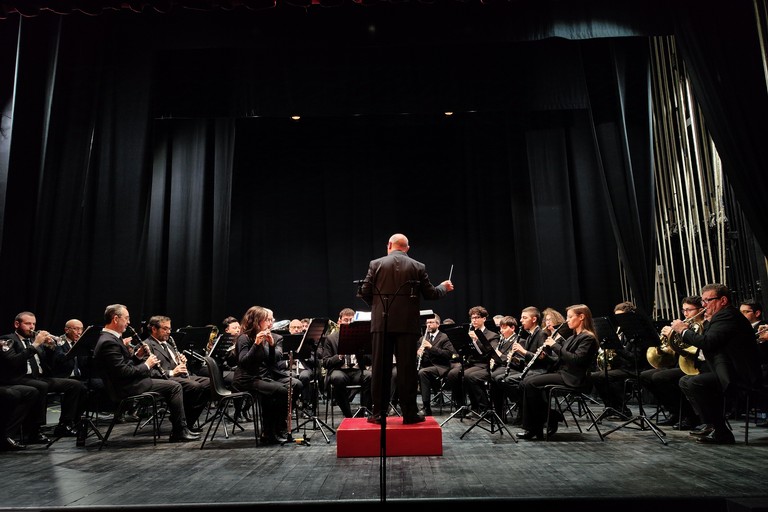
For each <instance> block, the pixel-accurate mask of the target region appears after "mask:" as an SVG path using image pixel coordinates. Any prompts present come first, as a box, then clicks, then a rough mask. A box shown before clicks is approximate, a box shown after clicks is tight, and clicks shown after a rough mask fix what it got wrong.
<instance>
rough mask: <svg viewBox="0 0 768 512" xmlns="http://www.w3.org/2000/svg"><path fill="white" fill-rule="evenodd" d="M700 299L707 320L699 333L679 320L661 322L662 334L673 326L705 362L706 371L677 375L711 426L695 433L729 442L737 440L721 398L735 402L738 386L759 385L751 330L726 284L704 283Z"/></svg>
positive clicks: (717, 441) (708, 439)
mask: <svg viewBox="0 0 768 512" xmlns="http://www.w3.org/2000/svg"><path fill="white" fill-rule="evenodd" d="M701 304H702V306H704V308H705V309H706V313H705V315H706V318H707V319H708V320H709V322H707V324H706V325H705V326H704V330H703V331H702V332H701V334H697V333H695V332H694V331H693V330H692V329H690V328H689V326H688V324H687V323H685V322H683V321H681V320H675V321H673V322H672V325H671V326H666V327H664V328H663V329H662V334H663V335H665V336H669V335H671V333H672V331H673V330H674V331H675V332H677V333H678V334H680V336H681V338H682V341H683V342H684V343H687V344H689V345H693V346H694V347H698V348H700V349H701V350H702V352H703V353H704V358H705V359H706V361H707V365H706V368H707V371H704V370H702V371H701V372H700V373H699V374H698V375H685V376H683V377H682V378H681V379H680V389H682V391H683V393H684V394H685V396H686V397H688V400H690V401H691V403H692V404H694V406H695V409H696V410H698V411H699V414H700V416H701V419H702V421H704V422H705V423H707V424H710V425H712V426H713V430H712V432H711V433H710V434H709V435H707V436H699V438H698V441H699V442H700V443H709V444H733V443H734V442H735V440H734V437H733V433H732V432H731V431H730V429H729V428H728V422H727V421H726V417H725V411H726V409H727V408H726V407H724V403H723V402H724V400H728V401H735V399H736V398H737V397H738V391H739V387H740V386H747V387H758V386H760V385H761V381H762V377H761V374H760V365H759V361H758V355H757V344H756V343H755V333H754V331H753V330H752V326H751V325H750V323H749V321H748V320H747V319H746V318H745V317H744V315H742V314H740V313H739V311H738V310H737V309H736V308H735V307H733V306H732V305H731V292H730V290H729V289H728V288H727V287H726V286H725V285H723V284H719V283H715V284H708V285H706V286H704V287H703V288H702V289H701Z"/></svg>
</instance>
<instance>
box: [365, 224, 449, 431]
mask: <svg viewBox="0 0 768 512" xmlns="http://www.w3.org/2000/svg"><path fill="white" fill-rule="evenodd" d="M409 248H410V246H409V244H408V238H406V236H405V235H403V234H400V233H397V234H394V235H392V236H391V237H389V241H388V242H387V255H386V256H384V257H382V258H378V259H375V260H372V261H371V262H370V263H369V264H368V273H367V274H366V276H365V280H364V281H363V283H362V285H361V286H360V289H359V290H358V296H359V297H361V298H362V299H363V300H364V301H365V303H366V304H368V305H369V306H370V307H371V334H372V335H373V366H372V377H371V382H372V386H371V390H372V393H373V416H372V417H371V418H369V419H370V420H371V421H373V422H376V421H381V418H382V415H386V413H387V410H388V408H389V402H388V397H389V396H390V389H389V388H390V378H391V375H392V355H393V354H394V355H395V357H396V358H397V366H398V371H397V390H398V394H399V395H400V407H401V409H402V412H403V424H406V425H407V424H411V423H419V422H422V421H424V416H422V415H420V414H419V412H418V411H419V409H418V405H417V404H416V378H417V374H416V351H415V350H414V347H417V346H418V339H419V335H420V334H421V329H420V326H419V314H420V297H423V298H425V299H439V298H441V297H444V296H445V294H447V293H448V292H450V291H451V290H453V283H451V282H450V281H443V282H442V283H440V284H439V285H438V286H434V285H433V284H432V283H431V282H430V280H429V276H428V275H427V270H426V266H425V265H424V264H423V263H421V262H419V261H416V260H414V259H412V258H410V257H409V256H408V249H409ZM382 402H383V403H382Z"/></svg>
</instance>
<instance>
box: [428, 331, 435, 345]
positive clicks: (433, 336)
mask: <svg viewBox="0 0 768 512" xmlns="http://www.w3.org/2000/svg"><path fill="white" fill-rule="evenodd" d="M433 341H435V333H430V335H429V342H430V343H432V342H433Z"/></svg>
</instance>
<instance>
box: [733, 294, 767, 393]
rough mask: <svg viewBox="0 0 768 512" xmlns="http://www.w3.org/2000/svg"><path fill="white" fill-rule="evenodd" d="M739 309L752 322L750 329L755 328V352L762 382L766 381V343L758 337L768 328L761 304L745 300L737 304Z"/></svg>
mask: <svg viewBox="0 0 768 512" xmlns="http://www.w3.org/2000/svg"><path fill="white" fill-rule="evenodd" d="M739 311H740V312H741V314H742V315H744V316H745V317H747V320H749V322H750V323H751V324H752V329H754V330H755V340H756V341H757V352H758V354H759V357H760V367H761V368H762V372H763V382H768V343H764V341H765V340H762V339H761V338H760V334H761V331H765V330H766V328H768V322H766V321H765V319H764V318H763V306H762V305H761V304H760V303H759V302H754V301H752V300H750V301H745V302H742V303H741V304H740V305H739ZM761 326H763V327H761ZM763 337H764V338H765V337H768V335H763Z"/></svg>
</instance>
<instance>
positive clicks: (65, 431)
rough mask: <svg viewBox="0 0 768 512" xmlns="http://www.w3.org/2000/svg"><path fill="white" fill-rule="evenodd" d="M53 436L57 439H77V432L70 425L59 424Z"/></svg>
mask: <svg viewBox="0 0 768 512" xmlns="http://www.w3.org/2000/svg"><path fill="white" fill-rule="evenodd" d="M53 435H54V436H55V437H77V430H75V429H74V428H73V427H70V426H69V425H64V424H63V423H59V424H58V425H56V428H55V429H53Z"/></svg>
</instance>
